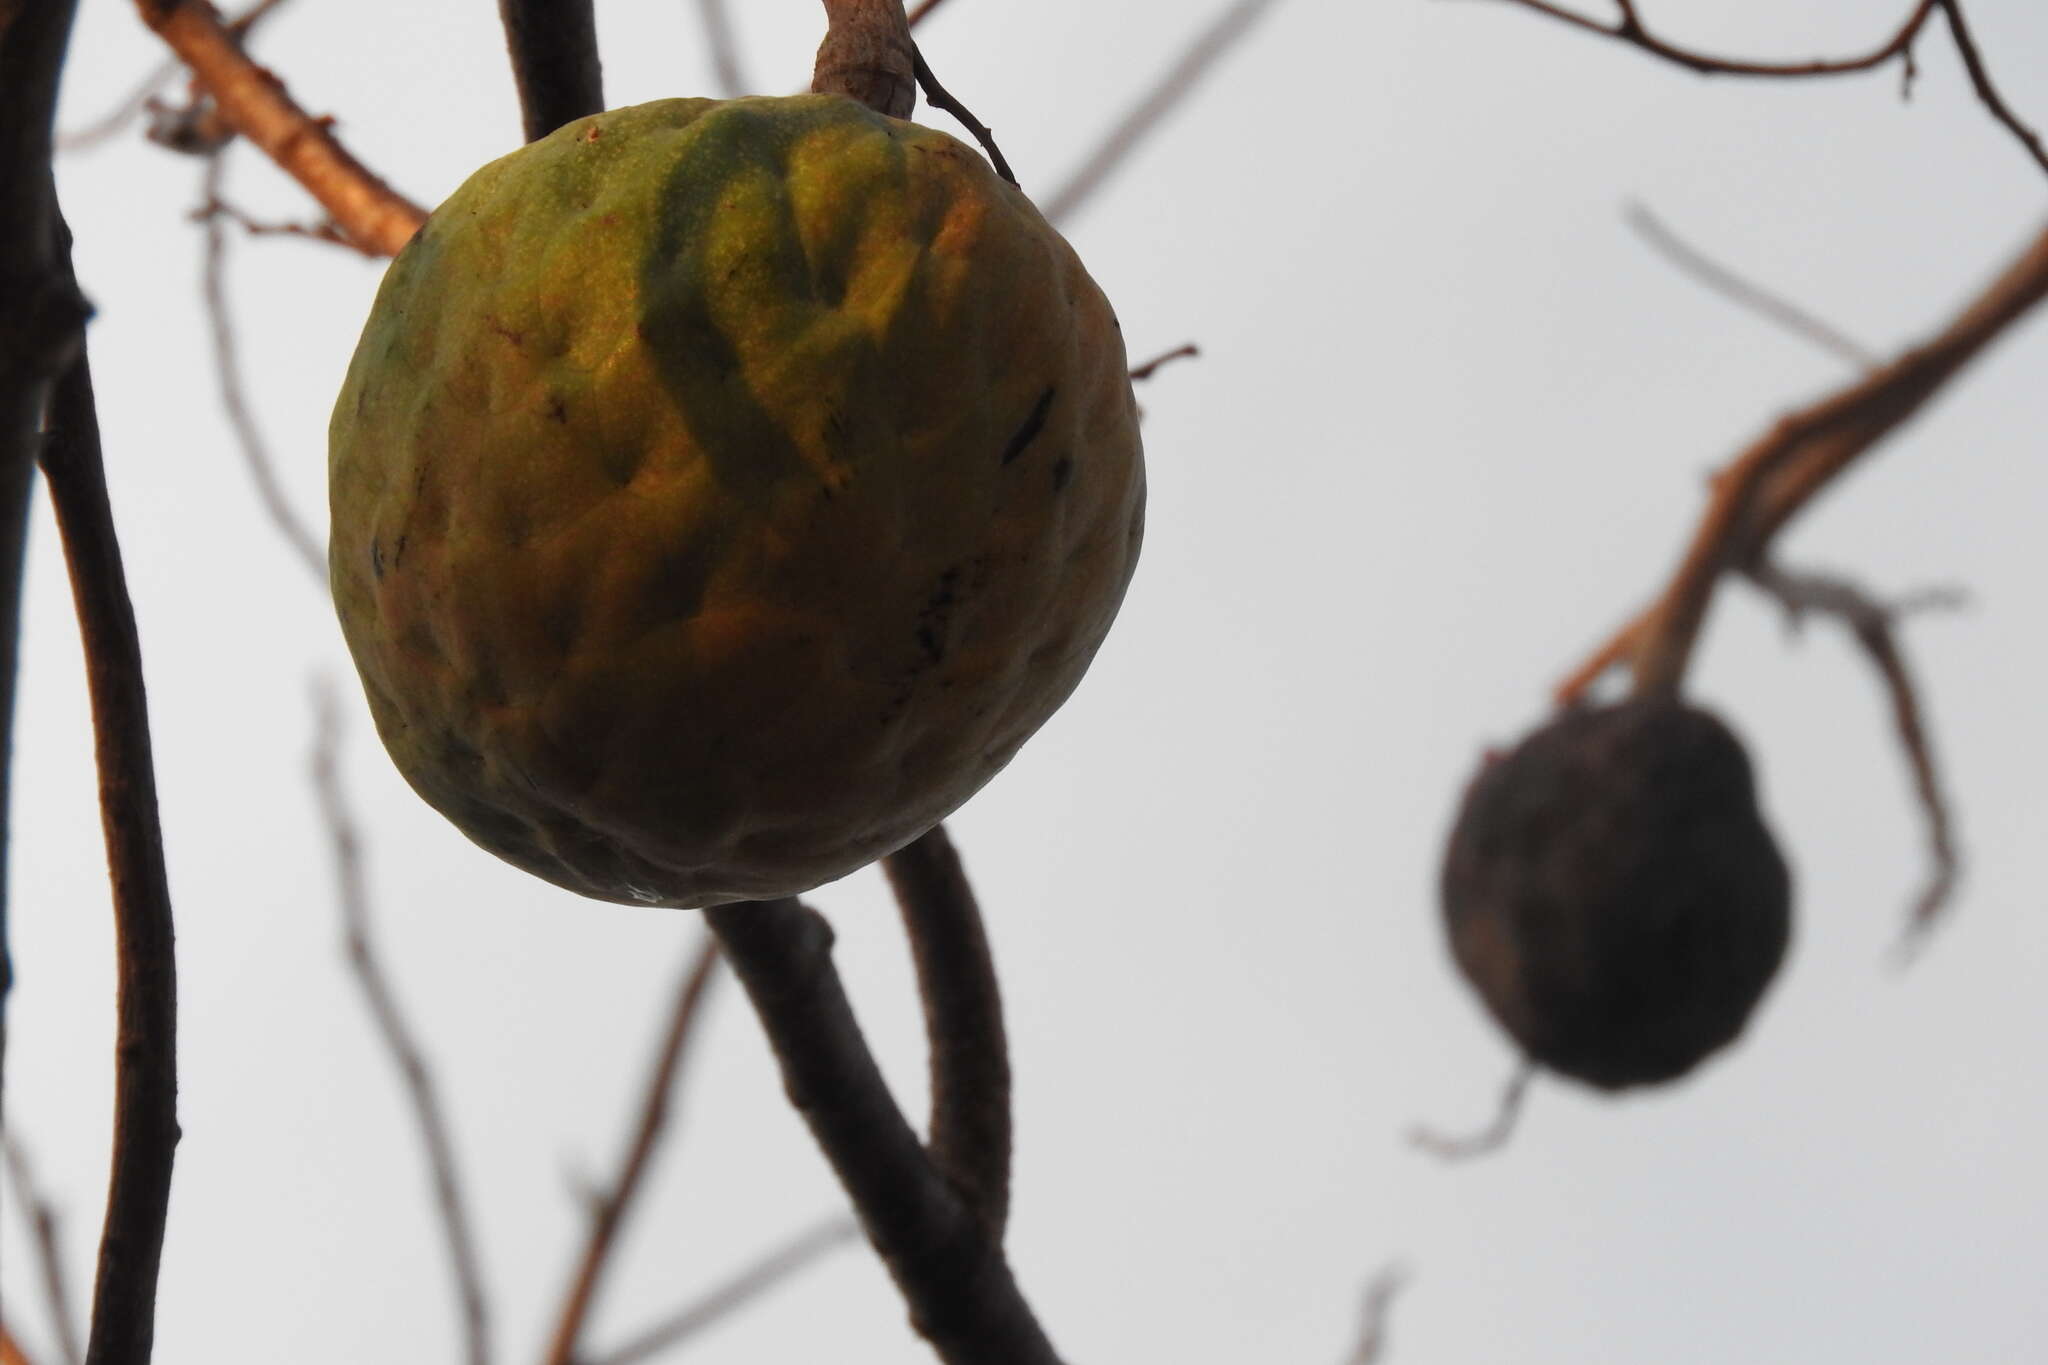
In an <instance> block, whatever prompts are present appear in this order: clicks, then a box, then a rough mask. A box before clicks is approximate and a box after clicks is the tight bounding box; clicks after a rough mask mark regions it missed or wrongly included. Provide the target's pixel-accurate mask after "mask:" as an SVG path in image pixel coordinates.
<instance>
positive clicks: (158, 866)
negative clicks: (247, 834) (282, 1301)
mask: <svg viewBox="0 0 2048 1365" xmlns="http://www.w3.org/2000/svg"><path fill="white" fill-rule="evenodd" d="M41 464H42V470H43V477H44V480H45V481H46V482H47V483H48V485H49V489H50V500H51V503H52V504H53V506H54V507H55V509H56V513H57V530H58V533H59V536H60V537H61V539H62V540H63V543H64V558H65V562H66V564H67V565H68V566H69V568H70V572H71V592H72V600H73V603H74V605H75V607H76V610H77V614H78V626H79V634H80V636H81V637H82V639H83V641H84V644H85V659H86V684H87V690H88V691H89V693H90V694H91V697H92V713H93V737H94V750H95V754H96V757H97V761H98V765H99V774H100V819H101V823H102V825H103V826H104V827H105V831H106V843H107V870H108V873H109V874H110V878H111V881H112V883H113V893H114V931H115V941H116V944H117V949H116V951H117V952H118V954H119V958H120V963H119V978H118V980H119V986H118V1001H117V1005H116V1009H117V1014H118V1020H119V1022H118V1024H117V1027H116V1034H115V1044H114V1154H113V1174H112V1179H111V1181H110V1182H109V1188H108V1192H107V1217H106V1225H105V1229H104V1231H103V1232H102V1235H101V1238H100V1254H99V1276H98V1279H97V1281H96V1283H95V1285H94V1291H93V1305H92V1331H91V1334H90V1337H89V1338H88V1342H87V1346H86V1355H85V1359H86V1365H146V1362H147V1361H148V1360H149V1354H150V1346H151V1343H152V1341H153V1339H154V1337H155V1333H156V1284H157V1269H158V1266H159V1264H160V1262H161V1260H162V1257H163V1244H164V1220H165V1218H166V1216H167V1215H168V1212H169V1208H170V1199H171V1163H172V1158H173V1155H174V1153H175V1152H176V1150H177V1145H178V1072H177V1056H178V1054H177V1034H178V982H177V967H176V962H175V959H174V956H173V954H174V942H173V932H172V927H171V893H170V884H169V881H168V879H167V878H166V876H165V873H164V848H163V833H162V830H161V828H160V826H159V824H158V819H157V799H156V766H155V763H154V761H153V760H152V758H151V754H150V737H149V704H148V699H147V697H146V696H145V694H144V689H143V681H142V646H141V643H140V641H139V639H138V637H137V634H136V629H135V608H134V606H133V604H132V603H131V602H130V601H129V598H128V584H127V578H126V575H125V574H124V573H123V571H122V567H121V547H120V542H119V540H118V539H117V538H116V537H115V534H114V519H113V512H112V509H111V508H110V507H109V505H108V502H107V483H106V473H105V470H104V468H103V467H102V464H101V459H100V430H99V415H98V413H97V411H96V410H95V407H94V403H93V392H92V375H91V372H90V371H89V369H88V368H87V365H86V358H85V352H84V351H83V349H81V350H80V352H79V354H78V358H77V359H76V360H74V361H73V362H72V365H71V368H70V370H68V371H67V372H66V373H65V375H64V377H63V378H62V379H61V380H59V381H58V384H57V392H56V395H55V397H54V399H53V400H52V403H51V410H50V420H49V431H48V435H47V437H46V438H45V440H44V442H43V450H42V459H41Z"/></svg>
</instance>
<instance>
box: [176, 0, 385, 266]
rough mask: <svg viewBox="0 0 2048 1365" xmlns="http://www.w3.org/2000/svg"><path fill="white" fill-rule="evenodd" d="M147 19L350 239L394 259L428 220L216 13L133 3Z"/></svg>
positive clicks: (181, 3) (181, 1) (223, 109)
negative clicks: (302, 103)
mask: <svg viewBox="0 0 2048 1365" xmlns="http://www.w3.org/2000/svg"><path fill="white" fill-rule="evenodd" d="M136 8H137V9H138V10H139V11H140V12H141V14H142V18H143V22H145V23H147V24H148V25H149V26H150V28H152V29H154V30H155V31H156V33H157V36H158V37H160V38H162V39H163V40H164V42H165V43H166V44H168V45H169V46H170V49H171V50H172V51H173V52H175V53H177V54H178V56H179V58H180V59H181V60H183V61H184V63H185V65H186V66H188V67H190V68H191V70H192V74H193V76H194V78H195V79H196V80H197V81H198V82H199V84H200V85H201V86H202V87H204V88H205V90H206V92H207V93H208V94H209V95H211V96H212V97H213V99H214V102H215V103H216V104H218V105H219V106H220V113H221V116H222V117H223V118H225V119H226V120H227V122H228V123H229V124H230V125H231V126H232V127H233V128H234V129H235V130H236V131H237V132H239V133H240V134H241V135H242V136H243V137H246V138H248V139H249V141H250V142H252V143H254V144H255V145H256V146H257V147H258V148H259V149H261V151H262V152H263V154H264V155H265V156H268V157H269V158H270V159H271V160H272V161H274V162H276V163H277V165H278V168H279V169H281V170H282V171H284V173H285V174H287V175H289V176H290V177H291V178H292V179H294V180H296V181H298V182H299V184H301V185H302V186H304V187H305V188H306V190H307V191H308V192H309V193H310V194H312V196H313V197H314V198H315V199H317V200H319V201H320V204H321V206H322V207H324V208H325V209H326V210H327V212H328V213H329V214H330V215H331V216H332V217H333V219H334V221H335V222H336V223H338V224H340V225H341V228H342V230H343V231H344V232H346V233H347V234H348V236H349V238H350V240H351V241H353V242H354V243H356V244H357V245H358V246H360V247H362V248H363V249H364V250H366V251H374V252H377V253H379V254H381V255H385V256H395V255H397V254H398V250H399V248H400V247H402V246H404V245H405V244H406V242H407V241H408V240H409V239H410V238H411V237H412V235H413V233H414V232H416V231H418V230H419V226H420V224H421V223H423V222H425V221H426V213H425V211H424V210H422V209H421V208H420V207H419V206H418V205H417V204H414V203H412V202H411V201H410V200H408V199H406V198H405V197H404V196H403V195H400V194H399V193H397V192H396V191H395V190H393V189H392V188H391V187H390V186H389V185H387V184H385V183H384V182H383V181H382V180H380V179H378V178H377V177H376V176H375V175H373V174H372V173H371V172H370V170H369V168H368V167H366V166H364V165H363V164H362V163H361V162H359V161H357V160H356V159H355V158H354V157H353V156H351V155H349V153H348V152H347V150H345V149H344V148H343V147H342V145H341V143H340V142H338V141H336V139H335V137H334V134H333V132H332V131H331V130H330V128H329V123H330V122H331V120H327V119H316V118H314V117H313V116H312V115H310V114H308V113H307V112H306V111H305V110H303V109H301V108H300V107H299V106H298V105H297V104H296V103H295V102H294V101H293V100H292V97H291V96H290V95H289V94H287V93H286V91H285V88H284V86H283V84H282V83H281V82H279V81H278V79H277V78H276V77H275V76H273V75H271V74H270V72H268V71H266V70H264V69H263V68H261V67H259V66H257V65H256V64H255V63H254V62H252V61H251V60H249V57H248V55H247V54H246V53H244V52H243V51H242V49H241V44H240V43H239V42H238V41H237V40H236V38H235V36H234V34H232V33H231V32H230V31H229V30H228V29H227V28H226V27H225V26H224V25H223V24H222V23H221V21H220V18H219V16H218V15H216V14H215V13H214V12H213V7H212V6H211V5H207V4H201V3H196V0H191V2H186V0H136Z"/></svg>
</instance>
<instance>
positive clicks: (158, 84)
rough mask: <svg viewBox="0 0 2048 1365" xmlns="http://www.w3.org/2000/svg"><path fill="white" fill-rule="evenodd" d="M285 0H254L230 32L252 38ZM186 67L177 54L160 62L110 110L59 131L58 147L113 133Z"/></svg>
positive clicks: (73, 147) (78, 147) (80, 147)
mask: <svg viewBox="0 0 2048 1365" xmlns="http://www.w3.org/2000/svg"><path fill="white" fill-rule="evenodd" d="M282 3H284V0H257V2H256V3H255V4H253V5H251V6H250V7H249V8H248V9H246V10H243V11H242V12H241V13H240V14H238V15H236V16H235V17H234V18H233V19H231V20H229V21H228V32H229V33H231V34H233V35H235V37H236V38H238V39H240V40H241V41H242V42H243V43H244V44H246V43H247V42H248V41H249V34H250V32H251V31H252V30H253V29H255V27H256V25H257V24H259V23H261V22H262V21H263V19H264V18H265V17H266V16H268V15H269V14H270V12H271V11H272V10H274V9H276V8H277V7H278V6H279V5H280V4H282ZM184 69H185V64H184V63H183V62H181V61H179V60H178V59H177V58H176V57H172V58H170V59H169V60H167V61H165V62H164V63H163V64H162V65H161V66H158V67H157V68H156V69H155V70H153V71H151V72H150V73H149V74H148V75H147V76H144V77H143V78H142V80H141V81H139V82H138V83H137V84H136V86H135V89H134V90H133V91H131V92H130V93H129V94H128V96H127V97H126V98H125V99H123V100H122V101H121V102H120V103H119V104H117V105H115V106H114V107H113V108H112V109H111V110H109V111H108V112H107V113H105V114H103V115H101V116H100V117H99V118H97V119H95V120H93V121H92V122H91V123H89V124H87V125H86V126H85V127H83V128H80V129H78V130H77V131H76V132H70V133H59V134H58V135H57V150H59V151H62V152H80V151H85V150H87V149H88V148H91V147H94V146H97V145H98V144H100V143H102V142H105V141H106V140H107V139H109V138H111V137H113V136H114V134H116V133H118V132H120V131H121V130H122V129H123V128H125V127H127V126H128V125H129V124H130V123H132V122H134V121H135V118H136V116H137V115H139V114H141V113H142V112H143V111H144V110H146V109H148V108H150V106H151V105H152V104H153V103H154V102H155V101H156V97H157V95H158V93H159V92H161V91H162V90H163V88H164V87H165V86H167V85H169V84H170V83H171V82H172V81H173V80H174V79H176V78H177V75H178V73H179V72H180V71H183V70H184Z"/></svg>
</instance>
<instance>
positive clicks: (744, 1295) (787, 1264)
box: [584, 1214, 860, 1365]
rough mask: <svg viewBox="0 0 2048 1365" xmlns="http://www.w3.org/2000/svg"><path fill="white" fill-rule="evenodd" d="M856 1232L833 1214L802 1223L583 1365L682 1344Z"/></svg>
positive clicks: (636, 1357) (618, 1361)
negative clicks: (707, 1290)
mask: <svg viewBox="0 0 2048 1365" xmlns="http://www.w3.org/2000/svg"><path fill="white" fill-rule="evenodd" d="M859 1236H860V1225H859V1224H858V1223H856V1222H854V1221H853V1220H852V1219H851V1218H847V1217H844V1216H842V1215H839V1214H834V1215H833V1216H832V1217H830V1218H828V1219H826V1220H824V1221H823V1222H821V1223H818V1224H815V1225H814V1226H812V1227H809V1228H806V1229H805V1230H804V1231H803V1232H801V1233H799V1234H798V1235H797V1236H795V1237H794V1238H792V1239H790V1240H789V1241H788V1242H787V1243H785V1244H783V1245H782V1246H780V1247H777V1248H776V1249H775V1250H773V1251H771V1252H769V1253H768V1254H767V1255H766V1256H763V1257H762V1258H761V1259H760V1260H758V1261H756V1262H755V1263H754V1264H752V1265H750V1266H748V1267H746V1268H745V1269H744V1270H741V1271H740V1272H739V1273H738V1274H736V1275H734V1276H733V1277H732V1278H731V1279H729V1280H727V1281H726V1282H725V1283H724V1284H721V1285H719V1286H718V1287H717V1288H715V1289H713V1290H712V1291H711V1292H710V1293H708V1294H706V1295H704V1297H702V1298H700V1299H698V1300H697V1301H696V1302H695V1303H692V1304H691V1305H690V1306H689V1307H687V1308H685V1309H683V1310H682V1311H681V1312H679V1313H677V1314H675V1315H674V1316H673V1317H670V1318H666V1319H664V1320H662V1321H661V1322H658V1323H656V1324H655V1325H654V1326H652V1327H650V1328H648V1329H647V1330H646V1331H644V1332H642V1333H640V1334H639V1335H638V1336H636V1337H633V1338H632V1339H631V1340H629V1341H627V1342H626V1344H625V1345H623V1346H620V1347H618V1348H616V1349H615V1350H612V1351H608V1352H606V1353H605V1354H603V1355H601V1356H597V1357H595V1358H593V1359H590V1360H588V1361H586V1362H584V1365H639V1362H640V1361H643V1360H647V1359H650V1358H652V1357H653V1356H655V1355H658V1354H660V1353H661V1352H662V1351H666V1350H668V1349H670V1348H671V1347H675V1346H680V1345H682V1344H683V1343H684V1342H686V1341H688V1340H689V1339H690V1338H691V1337H694V1336H696V1335H697V1334H698V1333H699V1332H701V1331H703V1330H704V1329H705V1328H707V1327H710V1326H711V1325H712V1324H713V1323H717V1322H722V1321H724V1320H725V1319H726V1318H727V1317H729V1316H730V1315H731V1314H733V1313H735V1312H737V1311H738V1310H739V1309H741V1308H744V1307H745V1306H746V1305H747V1304H749V1303H752V1302H753V1301H754V1300H755V1299H757V1298H759V1297H760V1296H761V1295H763V1294H765V1293H767V1292H768V1291H769V1290H770V1289H773V1288H775V1287H776V1286H777V1285H780V1284H782V1283H784V1282H785V1281H787V1280H788V1279H789V1278H790V1277H791V1276H793V1275H795V1274H796V1273H797V1272H798V1271H800V1270H802V1269H804V1268H805V1267H806V1266H808V1265H810V1264H811V1263H812V1262H814V1261H816V1260H818V1258H820V1257H821V1256H823V1255H824V1254H825V1253H826V1252H828V1251H832V1250H834V1249H836V1248H838V1247H842V1246H845V1245H846V1244H847V1243H848V1242H851V1241H853V1240H854V1239H855V1238H857V1237H859Z"/></svg>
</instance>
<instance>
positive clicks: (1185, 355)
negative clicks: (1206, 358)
mask: <svg viewBox="0 0 2048 1365" xmlns="http://www.w3.org/2000/svg"><path fill="white" fill-rule="evenodd" d="M1201 353H1202V350H1201V348H1200V347H1199V346H1197V345H1195V343H1194V342H1192V341H1190V342H1185V343H1183V344H1182V345H1179V346H1176V347H1174V348H1173V349H1172V350H1170V351H1161V352H1160V353H1159V354H1158V355H1155V356H1153V357H1152V358H1151V359H1150V360H1148V361H1146V362H1145V363H1144V364H1142V365H1133V366H1131V382H1132V383H1134V384H1136V383H1142V382H1143V381H1145V380H1147V379H1150V378H1151V377H1152V376H1153V375H1155V374H1157V373H1159V367H1160V366H1162V365H1166V364H1170V363H1171V362H1173V361H1176V360H1192V359H1194V358H1195V357H1196V356H1198V355H1200V354H1201Z"/></svg>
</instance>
